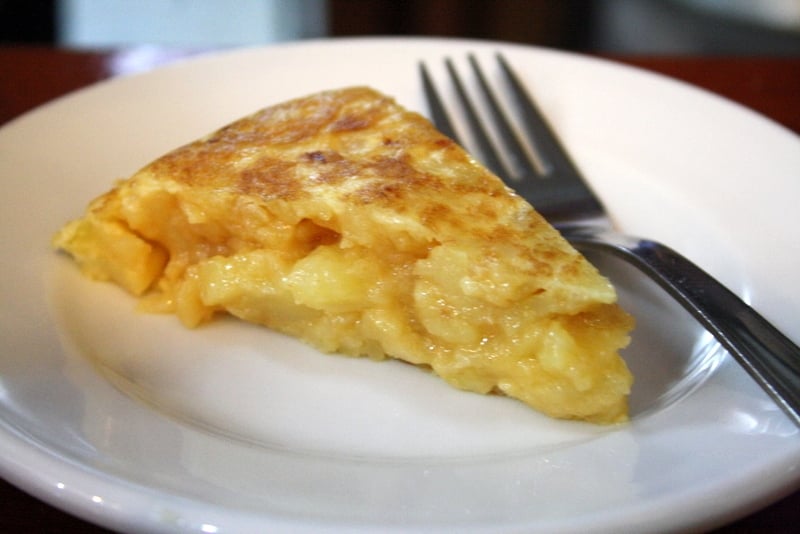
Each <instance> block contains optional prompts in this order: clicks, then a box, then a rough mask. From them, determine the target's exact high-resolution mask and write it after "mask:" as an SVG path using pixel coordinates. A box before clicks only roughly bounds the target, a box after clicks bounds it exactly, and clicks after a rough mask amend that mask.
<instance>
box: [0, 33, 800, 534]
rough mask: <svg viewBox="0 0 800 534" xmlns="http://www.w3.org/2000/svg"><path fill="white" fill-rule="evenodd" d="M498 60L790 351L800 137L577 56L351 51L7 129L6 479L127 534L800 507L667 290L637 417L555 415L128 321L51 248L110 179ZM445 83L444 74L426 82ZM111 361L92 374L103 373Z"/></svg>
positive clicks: (342, 45)
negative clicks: (583, 420)
mask: <svg viewBox="0 0 800 534" xmlns="http://www.w3.org/2000/svg"><path fill="white" fill-rule="evenodd" d="M497 50H502V52H503V53H504V54H505V55H506V57H507V58H508V59H509V60H510V61H511V63H512V64H513V65H515V66H516V68H517V70H519V71H520V73H521V74H522V76H523V78H524V79H525V80H526V82H527V83H528V85H529V86H530V87H531V89H532V91H533V92H534V93H535V95H536V96H537V97H538V99H539V100H540V103H541V105H542V106H543V107H544V109H545V110H546V112H547V114H548V115H549V116H550V117H551V119H552V121H553V122H554V124H555V127H556V128H557V130H558V131H560V132H561V134H562V136H563V138H564V140H565V141H566V143H567V145H568V146H569V147H570V149H571V150H572V151H573V153H574V156H575V158H576V160H577V162H578V164H579V165H580V166H581V167H582V168H583V169H584V171H585V173H586V174H587V176H588V177H589V179H590V180H591V181H592V183H593V184H594V186H595V187H596V189H597V190H598V191H599V193H600V194H601V195H602V197H603V199H604V200H605V201H606V203H607V204H608V206H609V207H610V208H611V210H612V211H613V213H614V216H615V217H616V219H617V221H618V222H619V225H620V227H621V228H622V229H624V230H627V231H630V232H633V233H637V234H640V235H648V236H651V237H654V238H658V239H661V240H663V241H665V242H667V243H670V244H672V245H674V246H675V247H676V248H677V249H679V250H681V251H683V252H685V253H686V254H688V255H689V256H691V257H693V258H694V259H696V261H697V262H698V263H700V264H701V265H702V266H704V267H705V268H707V269H708V270H709V271H711V272H712V273H713V274H714V275H716V276H717V277H719V278H720V279H722V280H723V281H724V282H725V283H727V284H728V285H730V286H731V287H732V288H734V289H735V290H737V291H739V292H740V293H741V294H743V295H745V296H746V297H747V298H748V299H749V300H751V301H752V302H753V303H754V304H755V306H756V307H757V308H759V309H760V310H762V311H763V312H764V314H765V315H766V316H767V317H768V318H769V319H771V320H772V321H774V322H775V323H776V324H777V326H778V327H780V328H782V329H783V330H784V331H785V332H786V333H787V334H788V335H789V336H790V337H791V338H793V339H794V340H795V341H799V340H800V323H798V322H797V320H796V318H797V316H798V315H800V298H798V297H800V295H798V294H797V290H796V287H797V285H796V275H795V272H796V267H797V264H798V261H799V260H800V250H799V249H798V247H799V246H800V245H798V242H797V240H796V236H795V232H794V229H796V228H797V227H798V226H799V225H800V212H798V211H797V209H796V207H795V203H796V199H797V198H800V176H798V169H800V140H798V138H797V137H796V136H795V135H794V134H792V133H790V132H788V131H787V130H785V129H783V128H781V127H780V126H777V125H775V124H774V123H771V122H770V121H768V120H766V119H764V118H762V117H760V116H758V115H756V114H754V113H752V112H750V111H748V110H746V109H743V108H741V107H738V106H736V105H734V104H731V103H729V102H727V101H724V100H722V99H720V98H717V97H715V96H712V95H709V94H706V93H703V92H701V91H698V90H696V89H693V88H691V87H687V86H685V85H682V84H679V83H675V82H672V81H669V80H667V79H664V78H661V77H658V76H654V75H651V74H648V73H644V72H641V71H638V70H635V69H630V68H626V67H621V66H619V65H615V64H612V63H608V62H603V61H598V60H595V59H590V58H586V57H579V56H574V55H570V54H565V53H558V52H553V51H546V50H540V49H535V48H530V47H522V46H513V45H506V44H497V43H487V42H465V41H457V40H417V39H398V40H384V39H363V40H359V39H355V40H341V41H332V42H331V41H326V42H305V43H297V44H290V45H285V46H275V47H270V48H261V49H250V50H240V51H234V52H229V53H224V54H221V55H212V56H208V57H203V58H199V59H196V60H192V61H188V62H185V63H181V64H177V65H173V66H170V67H167V68H163V69H160V70H157V71H154V72H151V73H147V74H144V75H139V76H133V77H128V78H120V79H114V80H111V81H109V82H106V83H101V84H99V85H96V86H94V87H91V88H89V89H86V90H83V91H79V92H77V93H75V94H72V95H69V96H67V97H66V98H62V99H60V100H58V101H55V102H53V103H51V104H49V105H46V106H44V107H42V108H40V109H38V110H36V111H34V112H32V113H29V114H27V115H25V116H23V117H21V118H20V119H18V120H16V121H14V122H12V123H10V124H8V125H6V126H5V127H4V128H3V129H2V130H0V182H1V185H0V187H2V196H0V198H2V200H0V202H2V211H1V212H0V213H2V224H1V225H0V229H1V230H0V232H2V251H3V255H4V261H3V265H4V272H3V276H2V277H0V284H1V287H2V301H1V302H2V304H0V310H1V312H2V326H0V328H2V335H1V336H0V340H1V341H0V343H2V357H0V474H1V475H2V476H3V477H5V478H7V479H8V480H9V481H11V482H13V483H15V484H17V485H19V486H20V487H22V488H23V489H25V490H27V491H30V492H31V493H33V494H35V495H37V496H39V497H40V498H43V499H45V500H47V501H49V502H51V503H53V504H55V505H56V506H59V507H62V508H65V509H67V510H69V511H71V512H72V513H75V514H77V515H79V516H82V517H84V518H87V519H89V520H91V521H95V522H98V523H100V524H103V525H106V526H109V527H112V528H117V529H122V530H149V531H169V530H173V529H185V530H189V531H198V532H216V531H220V532H221V531H259V532H264V531H269V530H270V529H273V530H276V531H283V530H285V529H287V528H291V529H293V530H295V531H314V532H320V531H328V530H344V529H347V530H360V529H365V530H372V529H374V530H381V531H391V530H415V531H416V530H439V529H458V530H460V531H470V530H472V531H481V532H489V531H499V532H512V531H515V530H518V531H526V532H533V531H548V532H553V531H564V532H567V531H585V530H586V529H587V528H589V527H591V529H592V531H595V532H603V531H607V532H612V531H614V532H615V531H618V530H619V529H621V528H624V529H625V530H627V531H640V532H643V531H647V530H665V529H682V528H690V527H692V528H698V527H710V526H713V525H718V524H720V523H721V522H724V521H729V520H732V519H734V518H736V517H737V516H740V515H744V514H746V513H749V512H751V511H753V510H754V509H755V508H756V507H758V506H761V505H763V504H765V503H766V502H768V501H770V500H772V499H776V498H778V497H779V496H781V495H783V494H785V493H786V492H788V491H791V490H792V489H793V488H794V487H796V486H797V482H798V473H800V470H799V469H798V468H800V439H798V430H797V428H795V427H794V426H793V425H792V423H791V422H790V421H789V420H788V419H787V418H786V417H785V416H784V415H783V414H782V413H781V412H780V411H779V410H778V409H777V408H776V407H775V405H774V404H773V403H772V402H771V401H770V400H769V399H768V398H767V397H766V395H764V394H763V393H762V392H761V391H760V390H759V389H758V388H757V387H756V386H755V385H754V384H753V383H752V381H751V380H750V379H749V378H748V377H747V376H746V375H745V374H744V373H743V372H742V371H741V370H740V369H739V368H738V367H737V366H736V365H735V364H734V363H732V362H731V361H730V358H729V357H728V356H727V355H725V353H724V352H723V351H721V350H719V348H718V346H717V345H716V343H714V342H712V341H710V340H709V339H708V337H707V336H705V335H704V334H703V333H702V332H701V331H700V330H699V329H698V328H697V327H696V325H694V324H693V323H692V321H691V320H690V319H688V318H687V316H686V314H685V313H684V312H683V311H681V310H680V309H677V308H676V307H675V306H674V305H673V304H671V303H670V302H669V301H668V300H666V299H664V298H663V296H662V295H661V294H660V292H659V291H658V290H656V289H654V288H653V287H652V285H650V284H648V283H646V282H644V281H643V280H642V279H641V277H639V276H638V275H637V274H636V273H632V272H631V271H630V270H629V269H627V268H625V266H623V265H619V264H618V263H614V261H613V260H608V259H606V258H596V260H597V261H598V262H599V263H600V264H601V267H602V269H603V270H604V271H606V272H607V273H608V274H609V275H610V276H612V277H613V278H614V279H615V281H616V282H617V283H618V284H619V287H620V292H621V296H622V299H623V300H624V302H625V304H626V305H627V306H628V307H629V308H630V309H631V310H632V311H633V312H634V313H635V314H636V315H637V317H638V319H639V328H638V330H637V332H636V337H635V341H634V344H633V345H632V346H631V348H630V349H628V350H627V351H626V352H625V356H626V358H627V359H628V360H629V362H630V364H631V366H632V368H633V369H634V372H635V374H636V375H637V384H636V386H635V388H636V389H635V391H634V394H633V399H632V404H633V415H634V419H633V421H632V423H631V424H630V425H628V426H626V427H624V428H621V429H616V430H609V429H598V428H596V427H592V426H590V425H583V424H577V423H567V422H558V421H552V420H549V419H546V418H544V417H542V416H539V415H538V414H536V413H533V412H531V411H530V410H527V409H524V408H522V407H521V406H520V405H519V404H517V403H515V402H513V401H510V400H507V399H502V398H487V397H482V396H478V395H473V394H468V393H462V392H458V391H455V390H453V389H451V388H449V387H447V386H445V385H444V384H443V383H441V382H439V381H438V380H437V379H435V378H433V377H431V376H429V375H427V374H425V373H422V372H419V371H417V370H416V369H413V368H410V367H408V366H404V365H400V364H394V363H375V362H371V361H368V360H357V359H347V358H343V357H337V356H327V355H320V354H317V353H315V352H314V351H311V350H309V349H307V348H305V347H303V346H301V345H299V344H297V343H295V342H294V341H292V340H288V339H285V338H283V337H281V336H277V335H275V334H273V333H271V332H269V331H267V330H265V329H261V328H255V327H251V326H248V325H245V324H242V323H239V322H237V321H233V320H220V321H217V322H215V323H213V324H211V325H209V326H207V327H203V328H201V329H198V330H195V331H188V330H185V329H183V328H182V327H181V326H179V325H178V323H177V321H176V320H175V319H174V318H173V317H165V316H148V315H141V314H137V313H136V312H135V311H134V310H133V301H132V299H131V298H130V297H128V296H126V295H124V294H123V293H122V292H121V291H118V290H117V289H116V288H114V287H112V286H110V285H106V284H97V283H92V282H89V281H87V280H86V279H84V278H82V277H81V276H79V275H78V274H77V272H76V269H75V267H74V265H73V264H72V263H71V262H70V261H69V260H68V259H66V258H64V257H62V256H60V255H58V254H56V253H54V252H53V251H51V250H50V249H49V245H48V240H49V238H50V236H51V234H52V233H53V232H54V231H55V230H56V229H57V228H59V226H60V225H61V224H63V223H64V222H65V221H67V220H68V219H70V218H73V217H76V216H78V215H79V214H80V213H81V211H82V210H83V207H84V206H85V204H86V202H87V201H88V200H89V199H90V198H92V197H94V196H96V195H97V194H99V193H100V192H102V191H104V190H105V189H107V188H108V187H109V186H110V184H111V181H112V180H113V179H115V178H117V177H123V176H126V175H129V174H130V173H131V172H133V171H134V170H136V169H137V168H138V167H139V166H141V165H142V164H144V163H146V162H147V161H149V160H151V159H152V158H155V157H157V156H158V155H160V154H161V153H163V152H165V151H167V150H168V149H171V148H173V147H175V146H177V145H179V144H182V143H184V142H186V141H189V140H191V139H193V138H195V137H197V136H199V135H202V134H204V133H206V132H208V131H210V130H212V129H214V128H216V127H218V126H220V125H222V124H224V123H227V122H229V121H231V120H233V119H235V118H237V117H238V116H240V115H244V114H246V113H249V112H251V111H253V110H255V109H257V108H260V107H263V106H265V105H268V104H271V103H275V102H278V101H281V100H283V99H287V98H291V97H295V96H299V95H302V94H306V93H310V92H313V91H316V90H320V89H326V88H333V87H337V86H345V85H356V84H368V85H372V86H374V87H376V88H378V89H380V90H382V91H385V92H387V93H389V94H392V95H395V96H396V97H397V98H398V99H399V101H400V102H401V103H403V104H405V105H407V106H408V107H411V108H414V109H419V110H424V105H423V101H422V95H421V91H420V86H419V82H418V79H417V74H418V73H417V61H418V60H420V59H425V60H427V61H429V62H431V63H432V64H434V65H438V64H439V62H440V60H441V59H442V58H443V57H444V56H447V55H451V56H454V57H457V58H462V57H463V56H464V55H465V53H466V52H467V51H473V52H476V53H477V54H478V55H479V56H481V57H483V58H484V59H485V60H486V61H487V63H488V62H490V61H491V55H492V53H493V52H495V51H497ZM436 70H437V72H438V75H441V72H440V71H439V70H438V69H436ZM93 362H94V363H96V364H98V365H94V363H93Z"/></svg>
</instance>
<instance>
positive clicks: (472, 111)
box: [420, 54, 577, 180]
mask: <svg viewBox="0 0 800 534" xmlns="http://www.w3.org/2000/svg"><path fill="white" fill-rule="evenodd" d="M496 58H497V62H498V65H499V66H500V72H501V73H502V75H503V78H504V81H505V82H506V85H507V88H508V93H509V94H510V95H511V100H512V102H513V105H514V112H516V114H517V115H518V116H519V119H520V120H519V121H518V122H516V123H515V122H513V121H512V120H510V119H509V116H508V113H507V111H506V110H505V109H504V108H503V106H502V105H501V104H500V99H499V98H498V97H497V94H496V92H495V89H493V88H492V86H491V84H490V83H489V81H488V78H487V76H486V75H485V74H484V72H483V70H482V69H481V67H480V65H479V63H478V60H477V59H476V57H475V56H474V55H473V54H470V55H469V56H468V61H469V64H470V66H471V69H472V73H473V75H474V79H475V81H477V84H476V87H477V89H478V91H477V92H478V94H479V96H480V98H481V99H482V100H483V102H484V103H485V108H486V112H485V114H486V116H487V117H488V118H489V120H490V121H491V125H492V126H493V127H494V133H495V136H496V139H497V141H495V140H494V138H493V137H492V134H491V133H490V132H489V130H488V128H487V126H485V125H486V124H487V122H489V121H485V120H483V119H482V118H481V115H480V113H479V111H478V108H477V106H476V104H475V103H474V102H473V100H472V98H471V97H470V95H469V92H468V91H467V86H466V84H465V83H464V81H463V79H462V76H461V75H460V74H459V73H458V71H457V69H456V67H455V64H454V63H453V61H452V59H449V58H448V59H446V60H445V65H446V68H447V73H448V75H449V78H450V80H451V82H452V85H453V87H454V88H455V92H456V94H457V96H458V101H459V104H460V106H461V108H462V109H463V112H464V116H465V121H466V125H467V128H468V129H469V130H470V131H471V132H472V134H473V142H474V145H475V149H476V151H477V152H478V153H479V154H480V155H481V158H480V159H481V160H482V161H483V163H484V164H485V165H486V166H487V167H489V168H490V169H491V170H492V171H493V172H495V173H496V174H497V175H499V176H500V177H502V178H503V179H504V180H521V179H525V178H531V177H539V178H541V177H547V176H548V175H551V174H552V173H554V172H568V173H572V172H577V171H576V170H575V168H574V165H573V164H572V161H571V159H570V157H569V155H568V154H567V153H566V151H565V150H564V149H563V148H562V147H561V145H560V143H559V142H558V140H557V138H556V135H555V133H554V132H553V130H552V129H551V128H550V126H549V125H548V123H547V120H546V119H545V118H544V116H543V114H542V113H541V111H539V109H538V107H537V105H536V103H535V102H534V101H533V99H532V98H531V97H530V95H529V94H528V93H527V91H526V90H525V87H524V86H523V84H522V82H521V81H520V80H519V78H518V77H517V75H516V74H515V73H514V72H513V70H512V69H511V67H510V66H509V64H508V62H507V61H506V60H505V58H504V57H503V56H502V55H501V54H497V55H496ZM420 69H421V73H422V78H423V87H424V90H425V95H426V98H427V100H428V102H429V105H430V106H431V115H432V119H433V122H434V123H435V124H436V125H437V127H438V128H439V129H440V130H441V131H442V132H443V133H444V134H445V135H447V136H449V137H451V138H453V139H454V140H456V141H457V142H458V143H459V144H461V145H462V146H463V145H465V143H464V139H463V137H462V136H461V135H459V133H458V132H457V130H456V128H455V127H454V125H453V121H452V120H451V118H450V116H449V114H448V112H447V107H446V106H445V104H444V102H443V100H442V98H441V96H440V95H439V93H438V91H437V89H436V87H435V84H434V83H433V78H432V76H431V75H430V73H429V72H428V70H427V68H426V67H425V65H424V64H420ZM518 128H519V129H522V130H523V131H524V133H525V134H526V136H527V139H526V141H523V140H522V139H521V137H520V135H519V133H518ZM498 143H499V144H500V145H501V146H502V147H503V150H500V149H498ZM531 151H533V154H532V153H531ZM534 154H535V155H534ZM504 156H505V157H506V158H507V159H504Z"/></svg>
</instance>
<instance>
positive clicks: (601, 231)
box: [420, 54, 800, 427]
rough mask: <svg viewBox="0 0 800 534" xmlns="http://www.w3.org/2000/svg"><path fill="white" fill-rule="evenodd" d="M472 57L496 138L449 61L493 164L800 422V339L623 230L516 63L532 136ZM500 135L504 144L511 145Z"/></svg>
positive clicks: (443, 112)
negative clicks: (689, 323) (670, 304)
mask: <svg viewBox="0 0 800 534" xmlns="http://www.w3.org/2000/svg"><path fill="white" fill-rule="evenodd" d="M468 59H469V63H470V65H471V67H472V72H473V75H474V76H475V78H476V80H477V86H478V88H479V92H480V94H481V97H482V98H483V99H484V104H485V106H484V108H485V109H486V110H487V111H486V114H487V115H488V116H489V117H491V121H492V122H493V126H494V130H493V131H494V136H492V135H491V134H490V133H489V132H488V130H487V128H486V127H485V126H484V123H483V121H482V119H481V118H480V115H479V112H478V108H477V106H476V104H475V103H474V102H473V100H472V99H471V98H470V96H469V94H468V92H467V90H466V87H465V84H464V83H463V81H462V77H461V76H460V75H459V74H458V71H457V69H456V68H455V66H454V64H453V62H452V61H451V60H450V59H447V60H446V62H445V63H446V68H447V71H448V74H449V78H450V80H451V83H452V84H453V87H454V89H455V92H456V94H457V95H458V97H457V100H458V101H459V102H460V107H461V108H463V113H464V115H465V122H466V124H467V125H468V128H469V130H470V131H471V133H472V137H473V138H474V144H475V148H476V149H477V152H479V155H482V158H481V159H482V161H483V162H484V163H485V164H486V165H487V167H489V168H490V169H491V170H492V171H493V172H494V173H495V174H497V175H498V176H500V178H502V179H503V181H505V182H506V184H507V185H508V186H509V187H511V188H513V189H515V190H516V192H517V193H518V194H520V195H521V196H522V197H524V198H525V199H526V200H528V201H529V202H530V203H531V204H532V205H533V206H534V207H535V208H536V210H537V211H539V213H541V214H542V215H544V216H545V217H546V218H547V219H548V220H549V221H550V222H551V223H554V224H555V225H556V227H557V228H558V229H559V230H560V231H561V233H562V234H563V235H564V237H566V238H567V239H568V240H569V241H570V242H571V243H573V244H574V245H575V246H577V247H579V248H591V249H598V250H603V251H606V252H611V253H613V254H615V255H617V256H619V257H621V258H623V259H624V260H626V261H628V262H629V263H631V264H633V265H634V266H636V267H637V268H638V269H639V270H640V271H642V272H643V273H644V274H646V275H647V276H649V277H650V278H652V279H653V280H654V281H655V282H657V283H658V284H659V285H660V286H661V287H663V288H664V289H665V290H666V291H667V292H668V293H669V294H670V295H672V297H674V298H675V299H676V300H677V301H678V302H679V303H680V304H681V305H682V306H683V307H684V308H685V309H686V310H688V311H689V312H690V313H691V314H692V315H693V316H694V317H695V318H696V319H697V320H698V321H699V322H700V323H701V324H702V325H703V326H704V327H705V328H706V329H707V330H708V331H709V332H710V333H711V334H712V335H714V337H715V338H716V339H717V340H718V341H719V342H720V344H722V346H723V347H725V349H727V350H728V352H729V353H730V354H731V355H732V356H733V357H734V358H735V359H736V361H737V362H739V364H740V365H741V366H742V367H744V369H745V370H746V371H747V372H748V373H749V374H750V376H751V377H752V378H753V379H754V380H755V381H756V382H757V383H758V384H759V385H760V386H761V387H762V388H763V389H764V390H765V391H766V392H767V394H769V396H770V397H772V399H773V400H774V401H775V402H776V403H777V404H778V406H779V407H780V408H781V409H782V410H783V411H784V412H785V413H786V414H787V415H788V416H789V417H790V418H791V419H792V421H794V423H795V424H796V425H797V426H799V427H800V347H798V346H797V345H795V344H794V343H793V342H792V341H791V340H790V339H789V338H787V337H786V336H785V335H783V334H782V333H781V332H780V331H778V330H777V329H776V328H775V327H774V326H772V325H771V324H770V323H769V322H768V321H767V320H766V319H764V317H762V316H761V315H760V314H758V313H757V312H756V311H755V310H754V309H753V308H751V307H750V306H748V305H747V304H746V303H745V302H743V301H742V300H741V299H740V298H739V297H737V296H736V295H735V294H734V293H733V292H731V291H730V290H729V289H727V288H726V287H724V286H723V285H722V284H721V283H720V282H718V281H717V280H715V279H714V278H713V277H712V276H711V275H709V274H708V273H706V272H705V271H703V270H702V269H700V268H699V267H698V266H696V265H695V264H694V263H692V262H691V261H690V260H688V259H686V258H685V257H683V256H682V255H680V254H678V253H677V252H676V251H674V250H672V249H671V248H669V247H667V246H665V245H663V244H661V243H658V242H655V241H653V240H649V239H642V238H638V237H632V236H627V235H622V234H620V233H618V232H616V231H614V230H613V227H612V226H611V223H610V220H609V218H608V217H607V214H606V211H605V209H604V208H603V205H602V203H601V202H600V200H599V199H598V198H597V196H596V195H595V194H594V193H593V192H592V190H591V188H590V187H589V185H588V184H587V182H586V181H585V180H584V179H583V177H582V176H581V174H580V172H579V171H578V169H577V167H576V166H575V164H574V163H573V162H572V159H571V158H570V157H569V154H568V153H567V151H566V150H565V149H564V148H563V147H562V145H561V143H560V142H559V140H558V138H557V136H556V135H555V133H554V132H553V130H552V129H551V127H550V126H549V125H548V123H547V121H546V119H545V118H544V116H543V115H542V113H541V112H540V111H539V109H538V106H537V105H536V104H535V102H534V101H533V99H532V98H531V97H530V95H529V94H528V92H527V91H526V90H525V87H524V86H523V84H522V83H521V82H520V80H519V78H518V77H517V75H516V74H515V73H514V72H513V71H512V69H511V68H510V66H509V64H508V62H507V61H506V60H505V59H504V58H503V57H502V56H501V55H499V54H498V55H497V61H498V62H499V66H500V71H501V73H502V75H501V78H502V81H503V82H504V84H503V85H504V86H507V88H508V89H507V90H508V92H509V93H510V95H509V99H510V101H511V104H510V105H511V106H512V107H513V109H514V112H515V114H518V115H519V119H520V120H519V121H518V122H519V123H520V125H521V126H522V128H523V129H524V132H525V134H526V135H527V137H528V139H527V141H528V142H527V143H525V142H523V140H522V139H521V138H520V137H519V136H518V134H517V133H516V129H515V128H514V126H512V122H511V121H510V120H509V119H508V116H507V115H506V113H505V112H504V111H503V107H502V106H501V104H500V102H501V101H500V99H499V98H498V96H497V95H498V91H497V90H495V89H492V86H491V85H490V84H489V81H488V78H487V76H486V75H485V74H484V72H483V70H482V69H481V67H480V65H479V64H478V62H477V60H476V59H475V57H474V56H472V55H471V56H469V58H468ZM420 73H421V76H422V83H423V89H424V92H425V97H426V99H427V101H428V105H429V108H430V113H431V118H432V120H433V122H434V124H435V125H436V126H437V128H439V130H441V131H442V132H443V133H444V134H445V135H447V136H449V137H451V138H452V139H454V140H455V141H456V142H459V143H460V144H462V146H464V143H461V141H460V136H459V135H458V134H457V132H456V130H455V129H454V127H453V122H452V121H451V119H450V116H449V114H448V111H447V109H446V107H445V105H444V103H443V100H442V98H441V97H440V94H439V92H438V91H437V89H436V87H435V84H434V82H433V77H432V76H431V75H430V73H429V71H428V69H427V68H426V66H425V64H424V63H420ZM498 85H499V83H498ZM492 139H497V140H498V141H499V143H502V144H503V145H504V148H503V152H501V151H500V150H498V149H497V148H496V146H495V144H496V142H494V141H493V140H492ZM526 147H533V150H534V151H535V154H534V156H535V157H531V155H530V154H529V153H528V150H526ZM504 156H505V157H504Z"/></svg>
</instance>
